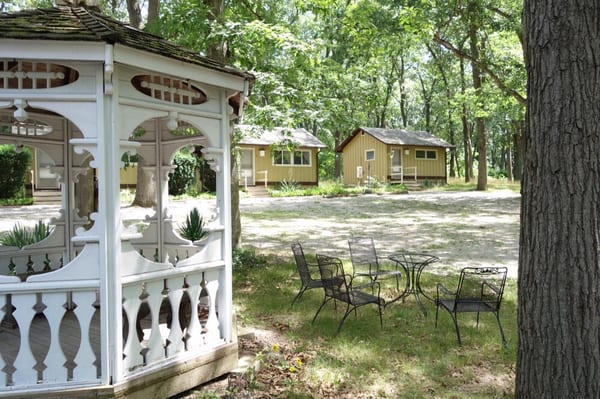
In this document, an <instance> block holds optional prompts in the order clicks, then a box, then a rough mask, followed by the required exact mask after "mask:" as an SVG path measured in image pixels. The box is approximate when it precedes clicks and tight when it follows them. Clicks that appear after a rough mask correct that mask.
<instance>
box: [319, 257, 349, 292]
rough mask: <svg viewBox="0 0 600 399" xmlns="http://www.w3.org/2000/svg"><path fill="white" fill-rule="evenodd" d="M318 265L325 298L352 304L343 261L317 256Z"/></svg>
mask: <svg viewBox="0 0 600 399" xmlns="http://www.w3.org/2000/svg"><path fill="white" fill-rule="evenodd" d="M317 264H318V265H319V272H320V273H321V282H322V283H323V288H324V289H325V296H328V297H331V298H334V299H337V300H340V301H343V302H346V303H350V293H349V291H348V284H347V282H346V276H345V274H344V265H343V263H342V260H341V259H339V258H336V257H333V256H327V255H321V254H317Z"/></svg>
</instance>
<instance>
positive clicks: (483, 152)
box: [469, 2, 487, 191]
mask: <svg viewBox="0 0 600 399" xmlns="http://www.w3.org/2000/svg"><path fill="white" fill-rule="evenodd" d="M476 7H477V5H476V4H475V3H474V2H471V3H469V11H470V12H469V14H470V15H469V44H470V48H471V56H472V57H473V59H476V60H478V59H479V43H478V40H477V26H478V24H477V23H476V21H475V18H476V10H475V8H476ZM471 71H472V73H473V88H474V89H475V91H476V92H477V95H478V96H479V95H480V94H481V86H482V84H481V81H482V78H481V69H480V68H479V64H478V63H477V62H473V61H471ZM475 131H476V132H477V155H478V157H477V160H478V163H477V190H479V191H485V190H487V137H486V131H485V120H484V119H483V118H482V117H480V116H477V117H476V118H475Z"/></svg>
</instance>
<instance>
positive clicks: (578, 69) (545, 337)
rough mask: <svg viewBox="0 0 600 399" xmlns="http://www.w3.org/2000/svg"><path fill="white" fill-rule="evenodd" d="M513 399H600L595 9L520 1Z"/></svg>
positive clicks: (599, 38)
mask: <svg viewBox="0 0 600 399" xmlns="http://www.w3.org/2000/svg"><path fill="white" fill-rule="evenodd" d="M523 24H524V27H525V35H526V36H525V54H526V57H525V58H526V66H527V73H528V87H527V116H526V134H525V164H524V166H525V167H524V175H523V188H522V193H523V195H522V205H521V236H520V251H519V281H518V291H519V295H518V331H519V341H518V355H517V377H516V390H515V397H516V398H517V399H530V398H600V367H599V365H600V312H599V310H598V304H599V303H600V232H599V229H600V151H599V149H600V122H599V121H600V102H599V101H598V99H599V98H600V31H599V26H600V3H599V2H598V1H597V0H580V1H577V2H557V1H552V0H525V6H524V12H523Z"/></svg>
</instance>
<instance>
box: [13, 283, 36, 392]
mask: <svg viewBox="0 0 600 399" xmlns="http://www.w3.org/2000/svg"><path fill="white" fill-rule="evenodd" d="M12 303H13V306H14V307H15V308H16V309H15V311H14V312H13V316H14V318H15V320H16V321H17V324H18V325H19V334H20V335H21V345H20V346H19V353H18V354H17V358H16V359H15V363H14V367H15V369H16V370H15V372H14V373H13V383H14V385H27V384H36V383H37V382H38V378H37V376H38V375H37V371H36V370H35V369H34V366H35V364H36V362H35V358H34V357H33V353H32V352H31V347H30V346H29V330H30V329H31V322H32V320H33V317H34V316H35V313H36V312H35V309H34V307H35V304H36V295H35V294H32V293H26V294H13V296H12Z"/></svg>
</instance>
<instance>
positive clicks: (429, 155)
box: [415, 150, 437, 160]
mask: <svg viewBox="0 0 600 399" xmlns="http://www.w3.org/2000/svg"><path fill="white" fill-rule="evenodd" d="M415 158H417V159H431V160H436V159H437V151H436V150H416V151H415Z"/></svg>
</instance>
